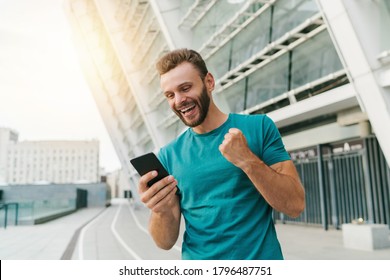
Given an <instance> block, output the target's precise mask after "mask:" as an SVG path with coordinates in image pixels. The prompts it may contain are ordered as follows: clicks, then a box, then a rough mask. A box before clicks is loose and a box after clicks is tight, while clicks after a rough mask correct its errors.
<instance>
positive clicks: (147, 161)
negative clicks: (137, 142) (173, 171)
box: [130, 153, 169, 187]
mask: <svg viewBox="0 0 390 280" xmlns="http://www.w3.org/2000/svg"><path fill="white" fill-rule="evenodd" d="M130 162H131V164H132V165H133V166H134V168H135V169H136V170H137V172H138V174H139V175H141V176H143V175H145V174H146V173H148V172H150V171H152V170H156V171H157V177H155V178H153V179H152V180H150V181H149V182H148V186H149V187H151V186H152V185H153V184H154V183H156V182H158V181H160V180H161V179H163V178H165V177H167V176H169V173H168V172H167V171H166V169H165V168H164V166H163V165H162V164H161V162H160V161H159V159H158V158H157V157H156V155H155V154H154V153H147V154H145V155H142V156H139V157H136V158H133V159H131V160H130Z"/></svg>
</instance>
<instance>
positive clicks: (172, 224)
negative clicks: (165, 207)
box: [149, 200, 180, 250]
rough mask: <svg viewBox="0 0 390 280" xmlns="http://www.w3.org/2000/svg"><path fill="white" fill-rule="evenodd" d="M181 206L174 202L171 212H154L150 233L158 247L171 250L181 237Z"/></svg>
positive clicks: (150, 223)
mask: <svg viewBox="0 0 390 280" xmlns="http://www.w3.org/2000/svg"><path fill="white" fill-rule="evenodd" d="M179 230H180V206H179V202H178V200H177V201H175V202H174V204H173V205H172V208H171V209H170V211H166V212H153V211H152V214H151V217H150V222H149V231H150V234H151V236H152V238H153V240H154V242H155V243H156V245H157V246H158V247H159V248H161V249H165V250H169V249H171V248H172V247H173V246H174V245H175V243H176V241H177V238H178V236H179Z"/></svg>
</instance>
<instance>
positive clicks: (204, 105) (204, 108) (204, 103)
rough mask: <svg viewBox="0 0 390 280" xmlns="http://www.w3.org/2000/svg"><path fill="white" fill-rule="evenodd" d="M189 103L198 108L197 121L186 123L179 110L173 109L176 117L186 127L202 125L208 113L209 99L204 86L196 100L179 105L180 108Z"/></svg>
mask: <svg viewBox="0 0 390 280" xmlns="http://www.w3.org/2000/svg"><path fill="white" fill-rule="evenodd" d="M190 103H193V104H195V106H196V107H198V108H199V116H198V118H197V119H194V120H190V121H187V120H186V119H185V117H184V116H183V115H182V113H181V112H180V111H179V110H177V109H174V110H173V111H174V112H175V113H176V115H177V116H178V117H179V118H180V119H181V121H182V122H183V123H184V124H185V125H186V126H189V127H196V126H198V125H200V124H202V123H203V121H204V120H205V119H206V116H207V113H208V111H209V106H210V97H209V95H208V93H207V89H206V87H205V85H203V89H202V92H201V94H200V97H199V99H198V100H192V101H191V102H185V103H183V104H181V105H180V106H181V107H183V106H186V105H188V104H190Z"/></svg>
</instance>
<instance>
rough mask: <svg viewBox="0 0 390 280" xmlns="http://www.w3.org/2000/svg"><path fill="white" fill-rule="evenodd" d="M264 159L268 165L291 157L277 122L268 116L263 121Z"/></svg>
mask: <svg viewBox="0 0 390 280" xmlns="http://www.w3.org/2000/svg"><path fill="white" fill-rule="evenodd" d="M263 132H264V138H263V141H264V142H263V159H262V160H263V161H264V162H265V163H266V164H267V165H268V166H270V165H273V164H275V163H278V162H282V161H286V160H289V159H290V156H289V154H288V153H287V151H286V149H285V148H284V144H283V141H282V137H281V136H280V133H279V130H278V128H277V127H276V125H275V123H274V122H273V121H272V120H271V119H270V118H269V117H268V116H265V117H264V122H263Z"/></svg>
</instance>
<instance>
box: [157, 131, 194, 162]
mask: <svg viewBox="0 0 390 280" xmlns="http://www.w3.org/2000/svg"><path fill="white" fill-rule="evenodd" d="M190 135H191V132H190V131H189V129H186V130H185V131H184V132H183V133H181V134H180V135H179V136H177V137H176V138H175V139H173V140H172V141H170V142H168V143H167V144H165V145H164V146H162V147H161V148H160V150H159V152H158V155H159V157H161V156H163V157H167V156H168V155H169V154H170V153H171V152H172V151H174V150H175V149H177V148H178V147H181V146H183V144H185V143H186V142H187V140H188V137H190Z"/></svg>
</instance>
